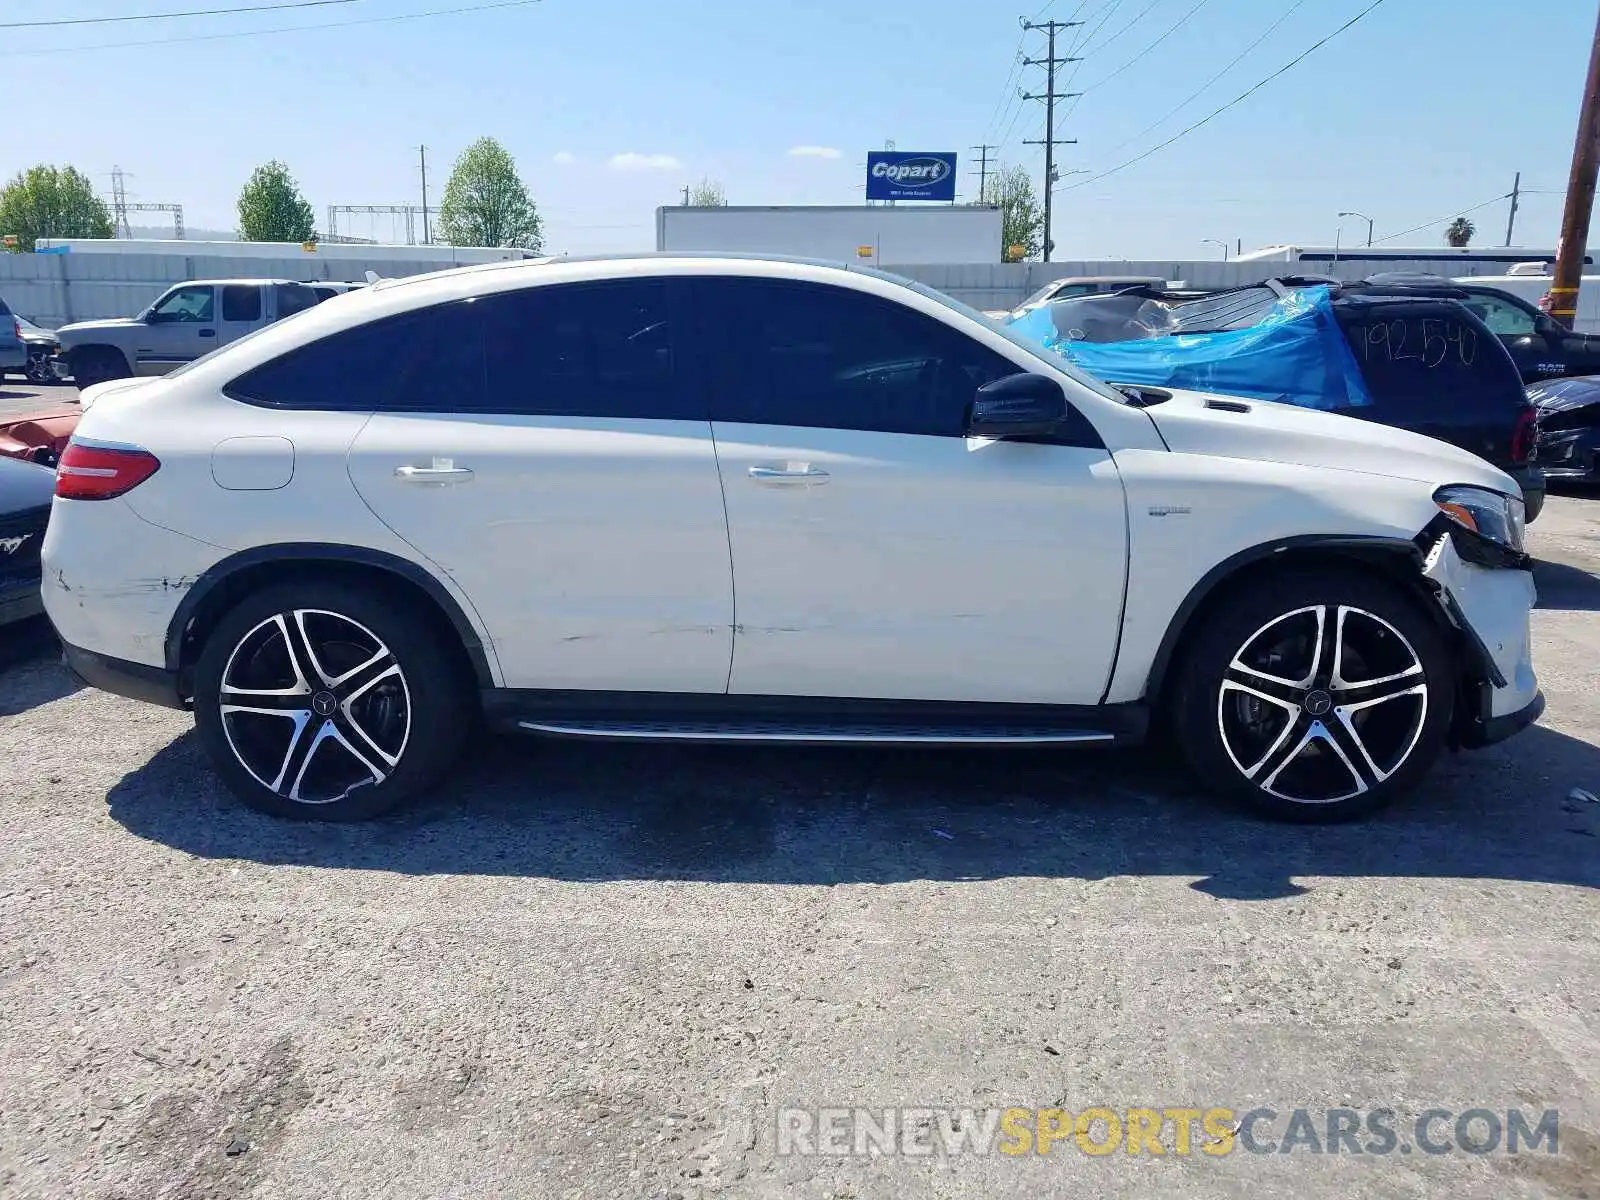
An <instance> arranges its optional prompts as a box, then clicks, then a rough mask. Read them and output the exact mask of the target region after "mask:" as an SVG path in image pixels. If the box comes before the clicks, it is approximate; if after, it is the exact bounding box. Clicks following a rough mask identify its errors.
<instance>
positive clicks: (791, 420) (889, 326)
mask: <svg viewBox="0 0 1600 1200" xmlns="http://www.w3.org/2000/svg"><path fill="white" fill-rule="evenodd" d="M701 295H702V300H703V301H713V300H714V302H713V303H710V305H709V307H710V308H711V310H712V311H714V312H716V313H718V314H720V315H722V316H723V317H724V319H725V320H727V321H728V323H729V325H728V329H727V334H726V341H725V344H724V348H723V352H722V353H721V354H720V355H718V358H719V360H720V362H721V363H722V368H723V369H722V370H721V371H720V372H718V375H719V377H718V378H717V380H716V383H715V388H714V397H713V401H712V417H713V419H715V420H719V421H733V422H743V423H746V424H754V425H794V426H810V427H813V428H824V429H859V430H869V431H876V432H881V433H913V434H933V435H940V436H945V437H959V436H961V435H962V434H963V433H964V432H965V427H966V413H967V409H968V406H969V405H970V404H971V402H972V397H973V394H974V393H975V392H976V391H977V389H978V388H979V387H980V386H981V385H982V384H985V383H989V382H991V381H992V380H995V379H999V378H1002V377H1003V376H1006V375H1014V374H1016V373H1017V370H1018V368H1017V367H1016V366H1015V365H1013V364H1012V363H1010V362H1009V361H1007V360H1006V359H1004V358H1002V357H1001V356H1000V355H998V354H995V353H994V352H993V351H991V350H989V349H988V348H987V347H984V346H981V345H979V344H978V343H977V342H974V341H972V340H971V339H970V338H967V337H964V336H963V335H962V334H960V333H959V332H957V331H956V330H954V329H951V328H950V327H949V326H947V325H944V324H942V323H941V322H939V321H935V320H933V319H932V318H931V317H927V316H924V315H923V314H921V313H918V312H914V311H912V310H911V309H908V308H905V307H904V306H902V305H899V304H893V303H890V302H889V301H886V300H881V299H878V298H877V297H875V296H868V295H864V294H863V293H860V292H856V291H852V290H849V289H846V288H838V287H830V286H827V285H823V284H809V283H808V284H801V283H784V282H777V281H767V280H756V279H721V280H714V281H712V280H708V281H705V284H704V287H703V291H702V294H701Z"/></svg>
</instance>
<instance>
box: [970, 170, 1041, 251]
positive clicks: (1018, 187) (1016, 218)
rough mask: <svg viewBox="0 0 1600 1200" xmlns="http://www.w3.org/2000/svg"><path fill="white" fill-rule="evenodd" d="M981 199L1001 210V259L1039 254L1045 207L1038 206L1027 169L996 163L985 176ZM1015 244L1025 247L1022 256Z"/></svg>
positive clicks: (980, 201)
mask: <svg viewBox="0 0 1600 1200" xmlns="http://www.w3.org/2000/svg"><path fill="white" fill-rule="evenodd" d="M979 203H980V204H992V205H994V206H996V207H997V208H999V210H1000V261H1001V262H1012V261H1015V259H1016V258H1017V257H1021V258H1034V257H1037V256H1038V254H1039V251H1040V250H1041V249H1042V248H1043V234H1044V210H1043V209H1041V208H1040V207H1039V199H1038V197H1037V196H1036V195H1035V194H1034V190H1033V180H1032V179H1030V178H1028V173H1027V172H1026V171H1025V170H1023V169H1022V168H1021V167H1017V166H1011V167H998V166H997V167H996V168H995V169H994V170H993V171H992V172H991V173H990V175H989V178H988V179H986V180H984V183H983V195H982V196H981V197H980V198H979ZM1013 246H1021V247H1022V254H1021V255H1020V256H1017V255H1013V253H1012V250H1011V247H1013Z"/></svg>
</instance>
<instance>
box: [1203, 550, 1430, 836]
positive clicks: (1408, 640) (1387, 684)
mask: <svg viewBox="0 0 1600 1200" xmlns="http://www.w3.org/2000/svg"><path fill="white" fill-rule="evenodd" d="M1225 600H1226V602H1225V603H1220V604H1217V605H1213V606H1212V607H1211V608H1210V610H1209V612H1208V615H1207V616H1206V617H1205V619H1204V624H1203V625H1202V626H1201V628H1200V629H1199V630H1198V633H1197V636H1196V637H1195V639H1194V640H1193V642H1192V643H1191V646H1190V651H1189V653H1188V655H1187V657H1186V659H1185V661H1184V663H1183V665H1182V667H1181V669H1180V675H1179V678H1178V686H1177V689H1176V691H1175V693H1174V695H1173V704H1174V711H1173V714H1172V715H1173V724H1174V728H1175V729H1176V731H1177V733H1178V737H1179V740H1180V742H1181V744H1182V747H1183V750H1184V752H1185V755H1186V757H1187V758H1188V759H1189V762H1190V764H1191V765H1192V766H1193V768H1194V770H1195V771H1196V773H1197V774H1198V775H1199V776H1200V778H1202V779H1204V780H1206V781H1208V782H1215V783H1217V784H1219V785H1220V786H1222V787H1223V788H1224V789H1225V790H1227V791H1229V792H1231V793H1232V794H1233V795H1235V796H1237V797H1238V798H1240V799H1241V800H1243V801H1244V802H1245V803H1247V804H1248V805H1250V806H1251V807H1252V808H1254V809H1255V810H1256V811H1258V812H1261V813H1264V814H1266V815H1268V816H1271V817H1275V818H1278V819H1282V820H1290V821H1303V822H1324V821H1341V820H1349V819H1351V818H1353V817H1358V816H1362V815H1364V814H1366V813H1369V812H1372V811H1373V810H1375V809H1377V808H1379V807H1381V806H1382V805H1383V804H1385V803H1387V802H1388V801H1389V800H1391V799H1392V798H1394V797H1395V796H1396V795H1398V794H1400V793H1401V792H1403V791H1405V790H1406V789H1407V788H1409V787H1410V786H1412V785H1413V784H1415V783H1416V782H1417V780H1418V779H1420V778H1421V777H1422V776H1423V774H1425V773H1426V771H1427V769H1428V767H1429V766H1430V765H1431V764H1432V762H1433V760H1434V759H1435V758H1436V757H1437V756H1438V754H1439V751H1440V749H1441V748H1442V747H1443V745H1444V740H1445V735H1446V732H1447V730H1448V728H1449V723H1450V712H1451V706H1452V701H1453V698H1454V680H1453V677H1452V672H1451V663H1450V656H1449V653H1448V649H1447V647H1446V644H1445V642H1444V639H1443V637H1442V636H1441V635H1440V632H1439V630H1438V628H1437V626H1436V625H1435V624H1434V623H1433V622H1432V620H1431V619H1430V618H1429V616H1428V614H1427V613H1426V612H1425V611H1423V610H1422V608H1421V607H1420V604H1419V603H1418V602H1417V601H1415V600H1414V599H1413V598H1412V597H1410V596H1408V595H1406V594H1405V593H1404V592H1403V591H1401V590H1400V589H1399V588H1397V587H1395V586H1392V585H1390V584H1388V583H1386V582H1384V581H1383V580H1381V579H1378V578H1375V577H1370V576H1367V575H1365V574H1362V573H1360V572H1359V571H1350V572H1342V571H1339V570H1336V569H1327V570H1320V569H1319V570H1305V571H1294V572H1284V573H1282V574H1279V575H1275V576H1271V577H1267V578H1264V579H1260V580H1258V581H1256V582H1255V583H1254V584H1253V585H1251V586H1248V587H1246V588H1244V589H1240V590H1238V591H1235V592H1233V593H1231V594H1229V595H1228V596H1227V597H1226V598H1225Z"/></svg>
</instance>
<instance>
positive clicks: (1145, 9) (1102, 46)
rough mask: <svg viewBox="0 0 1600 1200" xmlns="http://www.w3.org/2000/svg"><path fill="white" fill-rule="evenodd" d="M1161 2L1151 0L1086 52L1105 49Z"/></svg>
mask: <svg viewBox="0 0 1600 1200" xmlns="http://www.w3.org/2000/svg"><path fill="white" fill-rule="evenodd" d="M1160 3H1161V0H1150V3H1149V4H1146V5H1145V6H1144V7H1143V8H1141V9H1140V10H1139V11H1138V12H1136V13H1134V15H1133V16H1132V17H1131V18H1130V19H1129V21H1128V23H1127V24H1126V25H1124V26H1123V27H1122V28H1121V29H1119V30H1117V31H1116V32H1115V33H1113V34H1112V35H1111V36H1110V37H1108V38H1107V39H1106V40H1105V41H1103V42H1098V43H1096V44H1095V45H1093V46H1091V47H1090V48H1089V49H1088V50H1085V51H1084V53H1085V54H1099V53H1100V51H1102V50H1104V49H1105V48H1106V47H1107V46H1109V45H1111V43H1112V42H1114V41H1116V40H1117V39H1118V38H1119V37H1121V36H1122V35H1123V34H1125V33H1127V32H1128V30H1130V29H1132V28H1133V27H1134V26H1135V25H1137V24H1138V23H1139V22H1140V21H1142V20H1144V19H1145V18H1146V17H1148V16H1149V15H1150V13H1151V11H1152V10H1153V9H1155V8H1156V7H1157V6H1159V5H1160ZM1084 40H1085V41H1087V40H1088V39H1087V38H1086V39H1084Z"/></svg>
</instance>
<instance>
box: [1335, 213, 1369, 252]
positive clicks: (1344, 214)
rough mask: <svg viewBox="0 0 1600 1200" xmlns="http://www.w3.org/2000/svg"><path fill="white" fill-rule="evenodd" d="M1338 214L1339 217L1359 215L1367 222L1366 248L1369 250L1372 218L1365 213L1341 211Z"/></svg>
mask: <svg viewBox="0 0 1600 1200" xmlns="http://www.w3.org/2000/svg"><path fill="white" fill-rule="evenodd" d="M1339 215H1340V216H1341V217H1360V218H1361V219H1362V220H1363V221H1365V222H1366V223H1367V248H1368V249H1369V250H1370V249H1371V248H1372V218H1371V217H1369V216H1367V214H1366V213H1358V212H1342V213H1340V214H1339Z"/></svg>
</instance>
